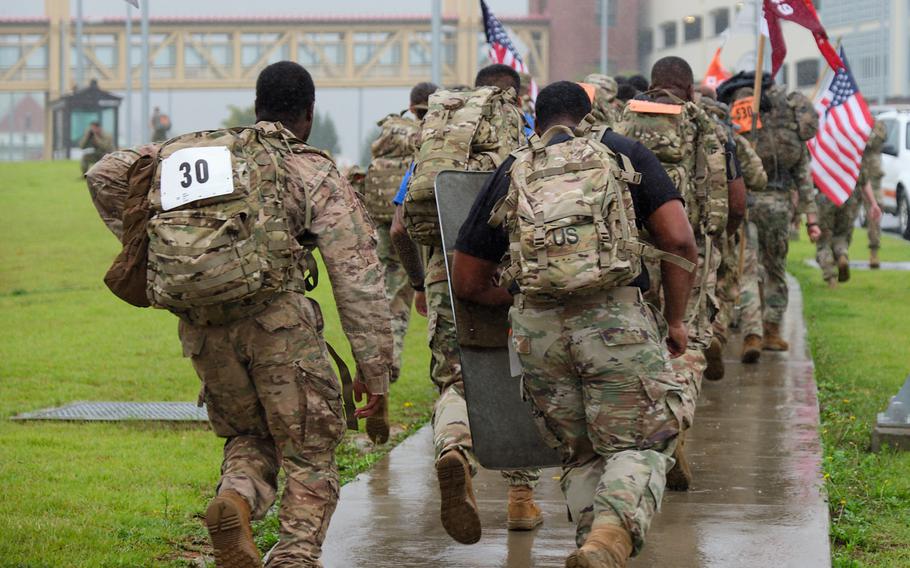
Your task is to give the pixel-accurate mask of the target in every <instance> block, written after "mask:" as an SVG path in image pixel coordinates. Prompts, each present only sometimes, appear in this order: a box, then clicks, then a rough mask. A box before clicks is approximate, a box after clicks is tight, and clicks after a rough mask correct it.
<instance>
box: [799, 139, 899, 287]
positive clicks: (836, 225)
mask: <svg viewBox="0 0 910 568" xmlns="http://www.w3.org/2000/svg"><path fill="white" fill-rule="evenodd" d="M880 125H881V126H880ZM883 131H884V125H883V123H881V122H876V123H875V130H873V133H872V135H871V136H870V137H869V141H868V142H867V144H866V148H865V150H864V151H863V158H862V162H861V163H860V171H859V177H858V178H857V180H856V187H855V188H854V189H853V193H852V194H850V197H849V198H848V199H847V200H846V201H845V202H844V203H843V204H842V205H841V206H840V207H838V206H836V205H835V204H834V202H832V201H831V200H830V199H828V197H827V196H826V195H825V194H824V193H822V192H819V193H818V195H816V197H815V201H816V204H817V206H818V226H819V228H820V229H821V231H822V236H821V237H820V238H819V239H818V242H817V243H815V259H816V260H817V261H818V265H819V267H820V268H821V269H822V276H823V277H824V279H825V280H830V279H831V278H835V277H836V276H837V259H838V258H840V257H841V256H843V257H847V256H848V251H849V248H850V243H851V242H852V240H853V227H854V224H855V222H856V218H857V217H858V216H859V210H860V206H861V205H862V203H863V188H864V187H865V185H866V184H867V183H869V184H870V185H871V186H872V193H873V195H875V196H876V199H879V194H880V193H881V186H882V185H881V184H882V175H883V172H882V158H881V145H882V144H883V142H884V139H885V133H884V132H883ZM875 225H876V226H875V227H873V223H872V222H871V220H870V224H869V235H870V238H869V248H870V249H873V250H874V249H878V247H879V245H880V243H881V241H880V240H879V239H880V236H881V226H880V225H879V224H875ZM873 233H875V235H874V236H873Z"/></svg>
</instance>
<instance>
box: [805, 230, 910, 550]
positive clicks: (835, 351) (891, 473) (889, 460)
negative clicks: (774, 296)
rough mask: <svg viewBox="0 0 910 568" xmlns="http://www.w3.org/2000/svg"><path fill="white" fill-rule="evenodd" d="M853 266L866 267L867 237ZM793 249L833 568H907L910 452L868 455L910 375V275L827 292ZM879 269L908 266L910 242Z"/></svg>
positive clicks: (858, 280) (878, 276)
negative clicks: (811, 366)
mask: <svg viewBox="0 0 910 568" xmlns="http://www.w3.org/2000/svg"><path fill="white" fill-rule="evenodd" d="M854 237H855V240H854V243H853V246H852V247H851V253H852V257H853V258H854V259H857V260H861V259H867V258H868V252H867V251H868V249H867V240H866V232H865V230H857V231H855V233H854ZM801 238H802V240H801V241H800V242H798V243H792V246H791V250H790V262H789V268H790V270H791V271H792V273H793V274H794V275H796V277H797V278H798V279H799V281H800V284H801V286H802V289H803V294H804V299H805V313H806V321H807V324H808V327H809V341H810V344H811V348H812V357H813V358H814V360H815V366H816V380H817V381H818V387H819V397H820V402H821V410H822V412H821V418H822V424H821V428H822V441H823V443H824V450H825V457H824V460H825V461H824V471H825V478H826V487H827V491H828V495H829V502H830V512H831V541H832V544H833V550H834V566H836V567H843V568H845V567H854V566H881V567H904V566H910V452H905V453H895V452H892V451H883V452H881V453H879V454H874V453H871V452H870V450H869V445H870V436H871V431H872V427H873V426H874V425H875V419H876V413H878V412H880V411H882V410H884V408H885V407H886V406H887V403H888V401H889V400H890V397H892V396H894V395H895V394H896V393H897V391H898V389H899V388H900V386H901V385H902V384H903V383H904V380H905V378H906V377H907V375H908V374H910V348H908V345H910V325H908V322H910V272H889V271H877V272H871V271H859V270H854V271H853V272H852V277H851V279H850V281H849V282H847V283H846V284H843V285H841V286H840V287H839V288H838V289H836V290H828V289H827V286H826V284H825V283H824V282H823V281H822V277H821V272H820V271H819V270H818V269H814V268H810V267H808V266H806V265H805V263H804V260H805V259H808V258H814V256H815V247H814V246H811V245H810V244H809V243H808V241H807V240H806V238H805V236H802V237H801ZM881 257H882V260H886V261H899V260H900V261H910V242H907V241H904V240H901V239H899V238H897V237H896V236H894V235H885V236H884V237H883V243H882V250H881Z"/></svg>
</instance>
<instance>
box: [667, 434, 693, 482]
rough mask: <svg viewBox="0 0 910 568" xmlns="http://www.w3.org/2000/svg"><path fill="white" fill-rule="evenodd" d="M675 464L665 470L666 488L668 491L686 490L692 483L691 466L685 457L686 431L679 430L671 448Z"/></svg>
mask: <svg viewBox="0 0 910 568" xmlns="http://www.w3.org/2000/svg"><path fill="white" fill-rule="evenodd" d="M673 459H675V460H676V464H674V465H673V467H672V468H670V471H668V472H667V489H669V490H670V491H688V490H689V485H691V484H692V468H691V467H689V458H687V457H686V431H683V432H680V433H679V437H678V438H677V442H676V449H675V450H673Z"/></svg>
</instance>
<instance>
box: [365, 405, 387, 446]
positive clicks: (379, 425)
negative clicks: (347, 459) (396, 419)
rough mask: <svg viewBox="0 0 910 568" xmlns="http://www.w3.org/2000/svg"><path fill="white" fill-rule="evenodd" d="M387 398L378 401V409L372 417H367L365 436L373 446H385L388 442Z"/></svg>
mask: <svg viewBox="0 0 910 568" xmlns="http://www.w3.org/2000/svg"><path fill="white" fill-rule="evenodd" d="M388 399H389V397H388V395H386V396H383V397H381V398H380V399H379V403H378V404H379V408H377V409H376V412H375V413H374V414H373V416H368V417H367V436H369V437H370V441H371V442H373V443H374V444H385V443H386V442H388V441H389V401H388Z"/></svg>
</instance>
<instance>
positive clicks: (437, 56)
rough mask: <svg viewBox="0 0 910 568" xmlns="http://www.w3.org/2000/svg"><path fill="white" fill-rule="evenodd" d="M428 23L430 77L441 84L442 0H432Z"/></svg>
mask: <svg viewBox="0 0 910 568" xmlns="http://www.w3.org/2000/svg"><path fill="white" fill-rule="evenodd" d="M432 2H433V5H432V10H433V11H432V20H431V25H430V30H431V33H430V78H431V80H432V81H433V83H435V84H436V85H441V84H442V6H441V2H442V0H432Z"/></svg>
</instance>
